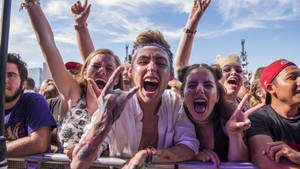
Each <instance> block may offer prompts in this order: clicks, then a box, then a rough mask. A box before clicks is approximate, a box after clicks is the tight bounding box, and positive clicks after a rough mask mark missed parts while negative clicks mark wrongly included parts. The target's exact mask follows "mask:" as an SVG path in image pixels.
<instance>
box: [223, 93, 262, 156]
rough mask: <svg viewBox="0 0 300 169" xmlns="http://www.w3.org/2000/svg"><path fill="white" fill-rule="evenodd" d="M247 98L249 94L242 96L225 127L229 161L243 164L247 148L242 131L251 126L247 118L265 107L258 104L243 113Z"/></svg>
mask: <svg viewBox="0 0 300 169" xmlns="http://www.w3.org/2000/svg"><path fill="white" fill-rule="evenodd" d="M249 96H250V95H249V94H246V95H245V96H244V98H243V100H242V101H241V102H240V104H239V105H238V107H237V109H236V110H235V112H234V113H233V114H232V116H231V117H230V119H229V120H228V121H227V123H226V126H225V130H226V133H227V135H228V137H229V151H228V160H229V161H234V162H244V161H248V159H249V158H248V148H247V145H246V144H245V142H244V140H243V137H244V131H245V130H247V129H248V128H250V126H251V122H250V120H249V118H248V117H249V116H250V115H251V114H253V113H254V112H256V111H257V110H259V109H261V108H262V107H263V106H265V105H264V104H259V105H257V106H255V107H253V108H251V109H249V110H247V111H246V112H245V113H243V111H242V110H243V107H244V105H245V103H246V101H247V100H248V98H249Z"/></svg>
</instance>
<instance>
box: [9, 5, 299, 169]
mask: <svg viewBox="0 0 300 169" xmlns="http://www.w3.org/2000/svg"><path fill="white" fill-rule="evenodd" d="M209 4H210V0H194V4H193V8H192V10H191V12H190V15H189V18H188V20H187V23H186V26H185V28H184V33H183V35H182V37H181V40H180V43H179V46H178V49H177V53H176V56H175V58H174V57H173V54H172V52H171V50H170V46H169V44H168V42H167V41H166V40H165V39H164V36H163V35H162V33H161V32H159V31H153V30H148V31H145V32H142V33H140V34H139V35H138V36H137V38H136V40H135V42H134V47H133V51H132V59H129V60H126V61H125V62H124V63H121V61H120V59H119V58H118V56H116V55H115V54H114V53H113V51H111V50H110V49H95V48H94V45H93V42H92V40H91V37H90V34H89V31H88V27H87V19H88V16H89V13H90V10H91V4H88V2H87V0H85V1H84V2H83V4H81V2H80V1H77V2H76V3H75V4H73V5H72V7H71V12H72V14H73V16H74V21H75V29H76V37H77V41H78V48H79V51H80V55H81V58H82V61H83V64H80V63H77V62H68V63H66V64H64V62H63V59H62V56H61V54H60V52H59V50H58V49H57V47H56V44H55V41H54V35H53V33H52V30H51V27H50V25H49V23H48V21H47V19H46V17H45V15H44V12H43V10H42V8H41V7H40V2H39V0H24V2H23V3H22V7H23V8H25V9H26V10H27V12H28V15H29V20H30V21H31V23H32V28H33V30H34V31H35V33H36V38H37V41H38V43H39V45H40V47H41V50H42V53H43V55H44V58H45V60H46V62H47V65H48V68H49V71H50V73H51V76H52V79H49V80H46V81H44V82H43V84H42V86H41V88H40V91H39V93H40V94H39V93H38V92H36V89H35V88H34V87H33V88H32V84H33V86H34V83H32V80H31V79H30V78H28V77H27V76H28V75H27V74H28V73H27V68H26V63H25V62H23V61H22V60H21V58H20V56H19V55H18V54H14V53H9V54H8V59H7V69H6V89H5V120H4V123H5V136H6V139H7V141H6V146H7V156H8V157H16V156H26V155H31V154H37V153H43V152H52V153H64V154H66V155H67V156H68V157H69V159H70V160H71V163H70V166H71V168H72V169H77V168H88V167H89V166H90V165H91V163H92V162H93V161H94V160H95V159H97V158H98V157H101V156H111V157H121V158H127V159H128V161H127V162H126V163H125V164H124V165H123V166H122V168H124V169H127V168H130V169H131V168H134V169H135V168H143V167H144V166H145V165H147V164H150V163H159V162H166V163H176V162H184V161H191V160H192V161H199V162H212V163H213V164H214V165H215V167H218V166H219V165H220V163H221V162H228V161H230V162H247V161H251V162H253V163H254V164H256V165H257V166H258V167H259V168H299V164H300V135H298V132H299V131H300V108H299V107H300V69H299V67H297V65H296V64H295V63H293V62H290V61H288V60H285V59H278V60H274V62H273V63H270V65H268V66H266V67H261V68H259V69H257V71H256V72H255V75H254V80H253V81H252V83H251V76H252V75H251V74H249V75H248V77H244V76H243V69H242V67H241V61H240V58H239V56H238V55H237V54H231V55H229V56H228V57H224V58H222V57H221V56H220V55H218V56H217V57H216V64H214V65H207V64H204V63H196V64H192V65H189V58H190V55H191V52H192V46H193V41H194V35H195V33H196V30H197V27H198V23H199V21H200V19H201V17H202V16H203V14H204V12H205V10H206V9H207V7H208V6H209ZM173 61H174V63H175V67H173ZM175 71H176V72H177V75H178V76H177V77H175V74H176V73H175ZM27 86H28V87H27ZM29 86H31V87H30V88H29ZM25 89H26V90H25ZM25 91H26V92H25Z"/></svg>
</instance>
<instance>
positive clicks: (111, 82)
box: [101, 66, 123, 96]
mask: <svg viewBox="0 0 300 169" xmlns="http://www.w3.org/2000/svg"><path fill="white" fill-rule="evenodd" d="M122 71H123V67H122V66H119V67H118V68H117V69H116V70H115V71H114V73H113V74H112V75H111V77H110V78H109V79H108V81H107V83H106V85H105V87H104V88H103V90H102V92H101V94H102V95H103V96H105V95H107V94H108V92H109V91H111V90H112V89H113V87H114V82H115V80H116V79H117V78H118V77H119V74H120V73H121V72H122Z"/></svg>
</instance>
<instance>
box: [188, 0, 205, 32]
mask: <svg viewBox="0 0 300 169" xmlns="http://www.w3.org/2000/svg"><path fill="white" fill-rule="evenodd" d="M210 1H211V0H194V5H193V8H192V10H191V13H190V15H189V21H188V24H192V25H193V26H192V28H191V29H193V27H194V26H196V27H197V25H198V22H199V20H200V18H201V17H202V15H203V14H204V12H205V10H206V8H207V7H208V5H209V4H210ZM189 22H190V23H189ZM196 27H194V29H193V30H195V29H196ZM188 28H189V27H188Z"/></svg>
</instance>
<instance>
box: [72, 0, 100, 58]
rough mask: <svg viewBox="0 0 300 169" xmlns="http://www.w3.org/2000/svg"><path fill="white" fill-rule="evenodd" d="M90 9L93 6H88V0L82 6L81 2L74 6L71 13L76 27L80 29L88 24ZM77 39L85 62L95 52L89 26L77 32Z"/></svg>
mask: <svg viewBox="0 0 300 169" xmlns="http://www.w3.org/2000/svg"><path fill="white" fill-rule="evenodd" d="M90 9H91V4H88V0H84V2H83V4H81V2H80V1H77V2H76V3H74V4H73V5H72V7H71V11H72V14H73V17H74V21H75V24H76V25H78V26H79V27H80V26H83V25H86V24H87V23H86V20H87V18H88V16H89V14H90ZM76 38H77V43H78V48H79V51H80V55H81V58H82V60H83V61H85V59H86V58H87V57H88V56H89V54H90V53H91V52H93V51H94V50H95V48H94V44H93V42H92V39H91V36H90V33H89V30H88V28H87V26H83V27H81V28H79V29H78V30H76Z"/></svg>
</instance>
